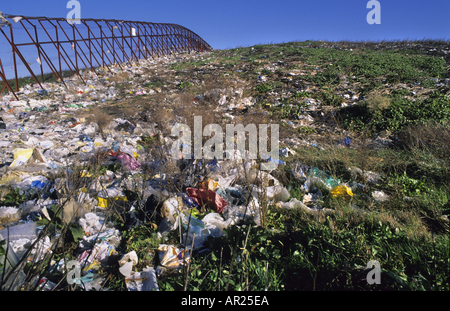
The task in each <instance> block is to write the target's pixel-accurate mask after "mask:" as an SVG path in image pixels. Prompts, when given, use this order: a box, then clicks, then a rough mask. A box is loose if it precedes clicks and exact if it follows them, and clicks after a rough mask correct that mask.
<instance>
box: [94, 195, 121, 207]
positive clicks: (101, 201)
mask: <svg viewBox="0 0 450 311" xmlns="http://www.w3.org/2000/svg"><path fill="white" fill-rule="evenodd" d="M108 199H109V200H122V201H125V202H128V199H127V197H126V196H123V197H117V198H108ZM108 199H104V198H100V197H98V207H108Z"/></svg>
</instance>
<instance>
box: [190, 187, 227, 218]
mask: <svg viewBox="0 0 450 311" xmlns="http://www.w3.org/2000/svg"><path fill="white" fill-rule="evenodd" d="M186 191H187V194H188V196H189V197H191V198H192V199H193V200H194V201H195V203H196V204H198V205H199V206H201V205H202V203H204V204H207V205H208V206H209V207H210V208H212V209H213V210H214V211H216V212H217V213H222V212H223V210H224V208H226V207H227V206H228V203H227V202H225V200H224V199H223V198H222V197H221V196H220V195H218V194H217V193H216V192H214V191H211V190H207V189H195V188H186Z"/></svg>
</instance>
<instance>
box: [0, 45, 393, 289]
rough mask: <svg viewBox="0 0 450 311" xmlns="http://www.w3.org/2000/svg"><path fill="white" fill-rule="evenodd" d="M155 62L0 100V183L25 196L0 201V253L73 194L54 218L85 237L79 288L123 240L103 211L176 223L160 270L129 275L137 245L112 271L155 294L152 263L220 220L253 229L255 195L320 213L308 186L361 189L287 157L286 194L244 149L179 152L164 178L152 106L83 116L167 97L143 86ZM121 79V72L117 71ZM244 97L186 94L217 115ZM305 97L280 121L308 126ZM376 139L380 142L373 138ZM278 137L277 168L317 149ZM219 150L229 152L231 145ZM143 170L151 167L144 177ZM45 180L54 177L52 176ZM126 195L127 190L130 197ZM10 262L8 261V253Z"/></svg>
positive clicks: (43, 245)
mask: <svg viewBox="0 0 450 311" xmlns="http://www.w3.org/2000/svg"><path fill="white" fill-rule="evenodd" d="M199 55H203V54H199ZM186 58H187V57H186ZM264 58H266V56H264ZM159 61H162V62H164V63H170V62H171V60H170V58H167V59H166V58H163V59H160V60H158V58H155V59H148V60H141V61H140V64H135V65H134V64H133V65H131V66H130V65H127V66H126V67H124V68H123V69H122V68H120V66H111V67H110V68H109V69H110V71H109V70H108V69H107V68H100V69H99V72H100V73H101V74H99V75H97V73H93V72H89V71H83V76H84V77H85V78H86V85H84V84H81V83H79V82H77V81H76V77H75V78H67V79H64V82H65V83H66V84H67V85H68V86H69V89H68V90H66V89H65V87H64V86H63V85H62V83H46V82H43V83H42V86H43V87H44V88H45V89H43V88H41V86H40V85H38V84H32V85H26V86H24V87H23V88H22V89H21V91H20V92H18V93H19V96H20V100H14V99H13V98H12V96H10V95H5V96H3V97H1V98H0V149H1V150H2V154H3V155H4V156H3V157H2V159H0V160H1V167H0V187H2V189H3V188H6V187H7V186H12V187H13V188H14V189H17V191H18V194H17V195H18V196H24V197H25V198H24V199H25V201H23V202H21V203H20V204H17V205H18V206H14V207H12V206H0V230H1V231H0V233H1V234H2V235H3V237H5V234H6V231H5V229H9V233H10V240H9V241H8V245H7V246H8V247H9V249H10V250H11V251H10V252H9V255H8V257H9V256H16V259H17V258H19V259H20V258H21V256H23V254H24V253H25V252H26V251H27V250H29V247H30V245H31V244H32V243H33V242H34V241H35V240H36V238H37V235H36V233H37V231H39V229H38V226H37V225H36V222H37V221H39V220H45V219H47V220H51V217H50V215H52V211H54V210H53V209H52V207H51V205H52V204H54V205H57V206H59V205H60V204H62V202H63V201H62V197H65V196H66V193H73V196H72V197H71V198H70V199H69V200H68V201H67V202H66V203H65V206H64V208H63V209H62V212H61V220H62V221H63V222H64V223H67V224H70V225H73V226H75V225H79V226H80V227H81V229H80V232H81V234H83V233H84V235H83V237H82V238H80V239H78V241H77V243H78V249H77V253H76V259H77V260H78V262H83V263H85V267H84V269H83V271H82V272H83V275H82V276H81V280H82V282H83V283H84V285H83V286H84V287H83V288H84V289H85V290H89V289H96V290H99V289H100V288H101V287H102V284H103V283H104V281H105V280H106V276H105V275H104V274H102V273H101V271H102V270H103V269H104V268H105V267H106V265H107V262H108V258H110V257H111V256H112V255H113V254H119V253H120V250H119V249H117V246H118V245H119V243H120V241H121V232H120V231H119V230H118V229H116V228H115V227H114V224H112V223H111V222H110V220H108V219H109V218H108V217H107V215H108V212H111V211H114V212H116V209H117V210H118V212H119V214H120V216H122V217H123V220H124V221H125V223H124V226H122V227H121V228H122V229H121V230H124V228H125V230H131V229H133V228H136V227H139V226H144V225H148V224H149V223H150V224H152V225H155V227H157V231H158V235H157V236H158V237H161V236H162V237H164V238H167V237H168V235H169V233H171V232H172V233H173V232H174V231H175V232H176V233H177V234H180V236H179V238H180V244H181V245H182V246H185V247H186V252H185V251H184V248H179V247H177V246H176V245H168V244H161V245H159V248H158V252H159V259H160V263H161V266H159V267H156V268H153V267H146V268H144V269H142V271H133V268H135V266H136V264H137V263H138V260H139V259H138V258H137V255H136V253H135V252H134V253H133V252H130V253H128V254H125V255H123V254H120V255H122V257H121V260H120V262H119V264H120V269H119V271H120V273H121V274H122V276H123V277H124V280H125V283H126V286H127V288H128V290H130V291H145V290H158V285H157V280H156V278H157V276H159V275H160V274H161V271H163V270H164V269H167V268H174V267H175V268H179V267H180V266H182V265H184V264H185V263H186V262H188V261H189V260H190V256H191V253H192V252H193V251H196V250H202V248H204V247H205V243H204V242H205V241H206V240H207V239H208V238H209V237H213V238H219V237H222V236H223V235H224V233H225V230H226V229H227V228H228V227H230V226H234V225H241V224H242V223H243V222H244V223H246V222H248V221H250V220H252V221H254V222H255V223H256V224H257V225H261V211H262V207H261V206H260V202H261V201H260V198H264V199H268V200H269V202H270V204H275V205H276V206H277V207H279V208H284V209H295V208H301V209H304V210H308V211H318V212H322V211H325V210H326V209H323V208H321V206H320V204H322V202H323V194H322V193H321V191H320V190H319V189H317V187H315V186H317V185H318V184H321V185H324V187H326V188H327V189H329V190H330V195H331V196H334V197H346V198H350V197H351V196H352V194H353V192H355V191H357V190H358V189H362V187H364V185H362V184H361V183H359V182H354V183H353V184H350V185H351V186H349V187H347V186H343V185H342V184H341V182H340V180H339V179H336V178H333V177H332V176H330V175H329V174H328V173H327V172H324V171H321V170H320V169H319V168H317V167H308V166H305V165H303V164H302V163H300V162H295V161H294V162H293V163H292V161H291V168H292V170H291V173H292V176H293V178H294V179H295V180H296V182H300V183H301V184H302V189H303V191H304V195H303V197H302V198H301V199H297V198H291V197H290V193H289V190H290V189H288V188H286V187H285V186H284V185H283V184H282V183H281V182H280V181H281V180H282V179H281V178H279V179H277V177H275V175H276V174H274V173H273V172H268V171H263V170H261V168H260V166H259V165H260V164H259V163H257V162H256V161H255V160H252V159H254V158H252V157H250V156H249V153H248V152H246V153H244V155H243V157H237V159H240V158H243V159H244V162H245V163H244V166H242V162H241V161H240V160H226V161H220V160H212V161H209V162H208V161H204V160H189V159H187V158H186V155H187V154H182V156H183V157H180V159H179V161H178V162H176V166H177V168H179V170H180V173H181V174H179V175H176V176H171V174H170V173H169V170H168V167H169V166H170V165H171V164H172V163H171V162H168V161H166V160H161V159H158V158H157V157H156V156H155V155H154V154H153V153H155V154H156V153H164V152H166V151H167V150H166V149H165V147H166V146H167V145H169V144H170V142H172V141H173V140H171V139H172V138H171V137H164V135H162V133H163V131H162V129H161V128H158V127H159V125H157V124H156V121H161V120H154V118H155V117H154V115H152V114H151V113H153V112H151V113H150V112H148V113H146V112H141V111H140V110H139V111H136V112H137V113H136V116H134V117H131V116H130V115H127V114H123V115H122V117H121V118H114V119H112V118H111V119H108V120H98V121H95V122H93V123H90V121H89V120H90V119H89V118H88V117H86V116H85V115H87V114H90V113H92V111H94V113H95V111H96V110H95V106H96V105H97V104H100V105H104V104H105V105H107V104H108V103H110V102H112V101H114V103H116V102H117V103H120V105H122V104H123V100H124V99H131V100H137V99H138V98H136V97H135V96H149V95H152V94H158V93H161V94H164V95H168V96H166V98H165V99H164V102H165V101H169V98H170V97H171V95H170V92H171V91H172V90H169V92H168V93H167V94H166V93H163V92H164V91H163V89H164V88H166V86H164V88H159V87H154V86H150V87H151V88H150V87H147V86H146V85H145V84H146V83H152V82H153V81H152V79H153V78H154V77H156V76H158V78H160V79H162V78H163V77H165V76H168V75H169V73H168V72H164V71H163V72H161V71H158V73H157V74H155V75H154V76H153V74H152V75H149V74H146V73H145V72H146V69H149V70H153V69H155V68H156V67H157V64H158V62H159ZM281 65H282V63H278V64H275V65H269V66H268V69H267V70H268V71H270V72H275V71H276V70H277V68H276V66H281ZM241 71H242V70H240V69H239V70H237V72H241ZM208 72H211V71H210V70H209V69H205V70H202V71H198V72H197V74H202V73H208ZM119 75H121V76H122V75H123V76H126V78H120V79H119ZM297 75H298V76H301V75H303V73H299V72H297V71H295V70H293V71H292V72H291V73H289V77H288V79H286V80H288V81H290V82H289V83H291V82H295V77H296V76H297ZM268 76H269V75H264V76H263V75H262V76H260V77H259V78H258V83H260V82H264V81H267V80H268V79H270V78H268ZM131 77H138V78H139V82H138V81H137V80H136V81H133V83H126V84H122V85H121V90H119V89H118V88H117V89H116V86H117V85H118V84H120V82H117V81H120V80H121V79H122V80H127V79H128V78H131ZM282 79H283V78H282ZM122 82H123V81H122ZM134 82H136V83H134ZM167 84H170V83H167ZM143 85H144V86H143ZM174 85H175V84H174ZM297 87H298V86H297ZM144 88H146V89H145V90H144ZM177 91H178V89H177ZM277 92H278V91H275V89H274V90H272V91H271V95H270V96H276V97H277V98H278V99H276V100H273V101H272V100H271V99H270V102H271V104H270V105H271V106H277V107H286V105H285V104H280V101H281V100H282V98H285V96H286V94H284V93H282V92H279V93H277ZM307 92H309V91H307ZM243 94H246V92H245V90H244V89H243V88H239V89H236V88H234V89H225V88H224V89H215V90H211V91H209V92H206V93H205V94H198V95H194V96H195V97H194V96H191V95H189V101H190V102H192V101H193V103H194V104H195V105H203V104H205V102H207V101H210V102H213V103H214V104H215V107H217V108H216V111H220V113H223V116H227V117H228V118H230V119H234V120H239V119H240V118H241V116H242V115H243V114H252V113H253V111H252V108H253V106H254V105H255V99H253V98H250V97H245V96H243ZM352 95H353V94H352ZM192 97H194V98H192ZM345 98H346V100H348V101H347V102H348V103H353V101H356V99H355V98H353V97H352V96H350V95H349V96H346V97H345ZM150 101H151V100H150ZM268 101H269V100H268ZM305 104H306V106H308V109H307V110H305V111H299V112H298V113H297V114H298V115H297V120H294V119H292V118H291V120H292V121H291V120H287V122H286V124H288V125H290V126H292V127H295V128H299V127H301V126H305V125H308V126H310V125H311V124H310V122H312V121H314V120H315V119H316V120H317V117H316V116H317V115H319V114H318V112H317V111H314V110H315V109H317V108H318V105H320V102H319V101H318V100H316V99H312V98H306V99H305ZM283 105H284V106H283ZM349 105H351V104H349ZM161 106H165V103H163V102H161ZM198 107H200V106H197V108H198ZM141 108H142V107H139V106H138V107H137V109H141ZM164 109H166V107H164ZM78 113H82V114H81V115H79V114H78ZM313 116H314V117H313ZM322 116H323V114H322ZM95 117H97V116H95ZM105 119H106V118H105ZM142 120H144V122H142ZM106 121H107V122H106ZM153 122H155V123H153ZM236 122H237V121H236ZM95 123H98V124H95ZM101 123H102V125H101V126H100V124H101ZM105 123H107V124H105ZM311 126H313V125H311ZM315 129H317V128H316V127H315ZM155 141H161V142H163V143H162V145H163V146H162V147H161V146H158V144H153V143H154V142H155ZM375 142H377V143H383V142H385V141H384V140H381V139H377V140H375ZM285 143H286V145H283V146H289V147H284V148H281V149H279V156H280V158H281V159H274V158H272V157H269V158H268V159H267V160H266V161H268V162H273V163H276V164H277V165H285V163H286V162H288V161H289V160H292V157H293V156H294V155H295V153H296V152H295V151H294V150H293V149H294V148H298V147H300V146H302V145H313V146H315V147H317V148H320V149H323V148H322V147H320V146H319V145H318V143H315V142H314V141H305V140H302V139H300V138H296V137H295V138H290V139H287V140H286V141H285ZM339 143H341V144H344V145H346V146H349V147H350V146H352V145H354V144H355V142H354V141H352V140H351V139H350V138H349V137H345V138H344V140H343V141H340V142H339ZM291 148H292V149H291ZM225 152H226V153H228V154H230V153H233V154H236V155H238V152H237V150H236V151H235V150H233V151H230V150H227V151H225ZM166 153H167V152H166ZM92 162H94V163H96V164H99V166H100V167H99V171H101V172H100V173H99V172H97V171H94V170H90V169H88V168H87V169H83V170H82V171H81V172H80V178H81V180H82V181H83V183H82V184H83V186H82V187H83V188H81V189H74V185H76V182H75V181H74V180H71V177H70V176H71V175H70V173H71V170H72V169H73V166H77V165H80V166H83V165H87V166H89V164H90V163H92ZM146 170H147V171H150V172H151V173H150V174H149V175H147V171H146ZM351 173H352V177H354V178H353V179H355V180H356V179H358V178H359V179H360V178H361V177H364V178H365V179H366V181H368V182H369V183H371V184H376V183H377V182H378V181H379V179H380V177H381V176H380V174H377V173H374V172H367V171H365V172H363V171H362V170H360V169H357V168H353V169H351ZM177 174H178V171H177ZM55 176H58V178H59V179H60V180H58V181H57V180H55V178H54V177H55ZM61 176H65V178H64V177H61ZM278 177H279V176H278ZM174 181H175V182H174ZM359 181H361V180H359ZM56 184H64V189H66V190H65V191H62V190H61V189H59V188H58V187H56ZM173 185H176V187H172V186H173ZM136 189H138V190H136ZM174 189H177V190H174ZM321 189H322V188H321ZM178 190H180V191H178ZM72 191H73V192H72ZM138 192H139V193H138ZM36 195H37V196H41V199H39V200H36V199H35V197H33V196H36ZM133 196H137V197H134V198H133V199H131V198H132V197H133ZM372 197H373V199H374V200H376V201H380V202H382V201H383V200H387V199H388V198H389V197H388V195H387V194H385V193H384V192H382V191H375V192H373V193H372ZM205 207H206V208H205ZM6 227H8V228H6ZM155 227H153V228H155ZM81 230H82V231H81ZM58 234H59V232H58V231H57V230H56V231H55V233H54V235H53V236H49V237H44V238H42V241H41V242H39V243H37V244H36V247H35V249H34V250H33V252H30V254H29V258H26V260H25V262H28V261H29V260H31V259H32V258H34V259H36V260H38V259H39V258H42V255H43V254H45V253H46V252H48V251H51V249H52V246H53V244H52V243H54V241H55V240H57V239H56V238H55V236H58ZM166 241H168V239H166ZM74 254H75V253H74ZM8 260H9V259H8ZM11 262H12V264H11V265H10V266H12V265H14V262H17V260H16V261H14V260H12V261H11ZM63 262H64V260H63ZM59 264H60V262H58V263H55V265H59ZM0 271H1V269H0ZM66 272H67V271H64V273H66ZM39 286H41V288H43V289H45V290H51V289H52V288H54V287H55V284H54V283H52V282H50V281H49V280H46V279H41V281H39Z"/></svg>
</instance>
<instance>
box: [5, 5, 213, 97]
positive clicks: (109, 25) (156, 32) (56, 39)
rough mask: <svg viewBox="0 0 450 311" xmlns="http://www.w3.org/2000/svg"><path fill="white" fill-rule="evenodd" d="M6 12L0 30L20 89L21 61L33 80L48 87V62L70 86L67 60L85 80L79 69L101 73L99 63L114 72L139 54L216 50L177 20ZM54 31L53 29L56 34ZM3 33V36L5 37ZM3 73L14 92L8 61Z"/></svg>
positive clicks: (148, 56)
mask: <svg viewBox="0 0 450 311" xmlns="http://www.w3.org/2000/svg"><path fill="white" fill-rule="evenodd" d="M2 16H3V17H4V18H5V19H6V20H7V22H6V23H3V24H1V25H0V32H1V33H2V35H3V37H4V38H5V39H6V41H7V43H8V44H9V46H10V47H11V57H8V58H9V59H12V62H13V66H12V67H13V74H14V81H15V84H16V91H19V85H18V78H19V74H18V66H19V65H22V66H24V67H25V68H26V69H27V71H28V72H29V74H30V75H31V77H32V78H33V80H34V81H35V82H36V83H37V84H39V85H40V87H41V88H43V86H42V84H41V82H44V74H45V73H46V72H44V64H46V66H48V69H49V70H50V71H51V72H52V73H53V75H54V76H55V78H57V79H58V81H61V83H63V84H64V85H65V86H66V87H67V85H66V83H65V82H64V78H63V63H64V64H65V67H66V68H64V70H70V72H72V74H74V75H77V76H78V77H79V78H80V79H81V81H82V82H83V83H86V82H85V79H84V78H83V76H82V75H81V74H80V70H81V69H89V70H91V71H93V72H94V73H95V74H97V75H98V74H99V72H98V70H96V67H98V66H103V67H107V68H108V70H109V71H111V69H110V68H109V65H112V64H115V65H117V66H119V67H120V68H121V69H123V66H122V64H123V63H128V65H130V66H131V65H132V64H133V63H134V62H135V61H137V60H139V59H148V58H150V57H155V56H163V55H170V54H173V53H181V52H190V51H193V50H194V51H211V50H212V48H211V46H210V45H209V44H208V43H206V42H205V41H204V40H203V39H202V38H201V37H200V36H198V35H197V34H196V33H194V32H192V31H191V30H189V29H187V28H185V27H183V26H180V25H177V24H168V23H150V22H142V21H125V20H114V19H92V18H87V19H81V20H80V24H76V23H73V24H69V23H68V21H67V20H66V19H65V18H49V17H29V16H21V15H10V14H3V15H2ZM13 17H21V19H20V21H19V22H20V25H21V26H22V27H23V29H24V30H25V32H26V34H27V35H28V37H26V36H23V35H22V36H19V35H18V34H15V32H14V29H15V27H13V26H14V24H15V23H13V20H12V18H13ZM16 22H17V20H16ZM5 26H6V27H10V30H9V33H8V31H4V30H3V29H5V28H4V27H5ZM38 29H39V31H38ZM41 30H42V31H41ZM50 30H54V36H52V34H51V31H50ZM61 34H63V35H64V37H65V38H63V36H61ZM47 37H48V38H47ZM1 38H2V37H1V36H0V40H1ZM67 44H70V46H71V50H72V51H73V52H71V53H69V52H68V51H67V50H66V49H65V46H66V45H67ZM26 46H34V47H36V51H37V55H36V56H37V57H38V60H39V61H38V62H39V63H40V64H39V72H37V73H35V72H34V70H33V69H32V68H31V66H30V64H28V63H27V61H26V58H25V56H27V57H29V55H24V54H23V53H25V52H24V50H23V47H26ZM51 49H53V50H51ZM54 49H56V51H55V50H54ZM69 51H70V49H69ZM52 53H54V54H55V55H53V54H52ZM25 54H26V53H25ZM36 56H34V57H36ZM52 59H57V63H56V62H55V64H53V62H52ZM121 63H122V64H121ZM0 65H1V62H0ZM80 66H83V67H82V68H81V67H80ZM111 72H112V71H111ZM39 76H40V79H39ZM0 78H1V80H2V81H3V84H4V86H3V88H2V89H1V91H4V90H5V88H7V89H8V90H9V91H10V92H13V93H14V91H13V88H12V85H11V83H9V82H8V81H7V74H5V71H4V70H3V66H2V70H1V72H0ZM14 95H15V94H14ZM15 96H16V95H15Z"/></svg>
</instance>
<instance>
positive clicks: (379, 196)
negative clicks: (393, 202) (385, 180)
mask: <svg viewBox="0 0 450 311" xmlns="http://www.w3.org/2000/svg"><path fill="white" fill-rule="evenodd" d="M372 197H373V199H374V200H375V201H377V202H381V203H382V202H386V201H388V200H389V195H388V194H386V193H385V192H384V191H373V192H372Z"/></svg>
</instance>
